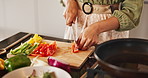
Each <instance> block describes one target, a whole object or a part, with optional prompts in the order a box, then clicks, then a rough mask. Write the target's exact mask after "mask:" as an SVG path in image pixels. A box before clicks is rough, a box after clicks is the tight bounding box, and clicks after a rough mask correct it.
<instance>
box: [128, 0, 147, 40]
mask: <svg viewBox="0 0 148 78" xmlns="http://www.w3.org/2000/svg"><path fill="white" fill-rule="evenodd" d="M130 37H132V38H144V39H148V0H145V2H144V7H143V12H142V16H141V19H140V24H139V26H137V27H136V28H134V29H132V30H131V31H130Z"/></svg>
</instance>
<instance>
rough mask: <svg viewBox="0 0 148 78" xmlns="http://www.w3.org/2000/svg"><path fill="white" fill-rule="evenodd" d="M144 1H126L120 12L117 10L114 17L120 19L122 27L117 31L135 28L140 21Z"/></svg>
mask: <svg viewBox="0 0 148 78" xmlns="http://www.w3.org/2000/svg"><path fill="white" fill-rule="evenodd" d="M142 8H143V0H125V1H123V2H122V4H121V8H120V10H115V11H114V12H113V16H115V17H116V18H118V20H119V23H120V27H119V28H118V29H117V30H116V31H126V30H130V29H133V28H135V27H136V26H137V25H138V24H139V21H140V16H141V12H142Z"/></svg>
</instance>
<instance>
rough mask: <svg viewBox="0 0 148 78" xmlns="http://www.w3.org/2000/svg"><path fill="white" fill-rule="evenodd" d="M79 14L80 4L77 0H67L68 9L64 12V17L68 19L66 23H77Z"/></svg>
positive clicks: (69, 24)
mask: <svg viewBox="0 0 148 78" xmlns="http://www.w3.org/2000/svg"><path fill="white" fill-rule="evenodd" d="M77 14H78V4H77V2H76V1H75V0H67V4H66V10H65V12H64V17H65V19H66V25H68V26H71V25H72V23H75V20H76V17H77Z"/></svg>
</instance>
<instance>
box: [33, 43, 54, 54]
mask: <svg viewBox="0 0 148 78" xmlns="http://www.w3.org/2000/svg"><path fill="white" fill-rule="evenodd" d="M56 50H57V44H56V41H54V42H53V43H51V44H40V45H39V46H38V47H37V48H36V49H35V50H34V51H33V53H32V54H30V55H31V56H37V55H40V56H41V57H47V56H52V55H54V54H55V52H56Z"/></svg>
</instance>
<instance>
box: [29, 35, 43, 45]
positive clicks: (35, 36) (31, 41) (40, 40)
mask: <svg viewBox="0 0 148 78" xmlns="http://www.w3.org/2000/svg"><path fill="white" fill-rule="evenodd" d="M42 40H43V38H42V37H40V36H38V34H35V35H34V36H33V38H30V39H29V40H28V41H27V43H30V44H34V43H41V42H42Z"/></svg>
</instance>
